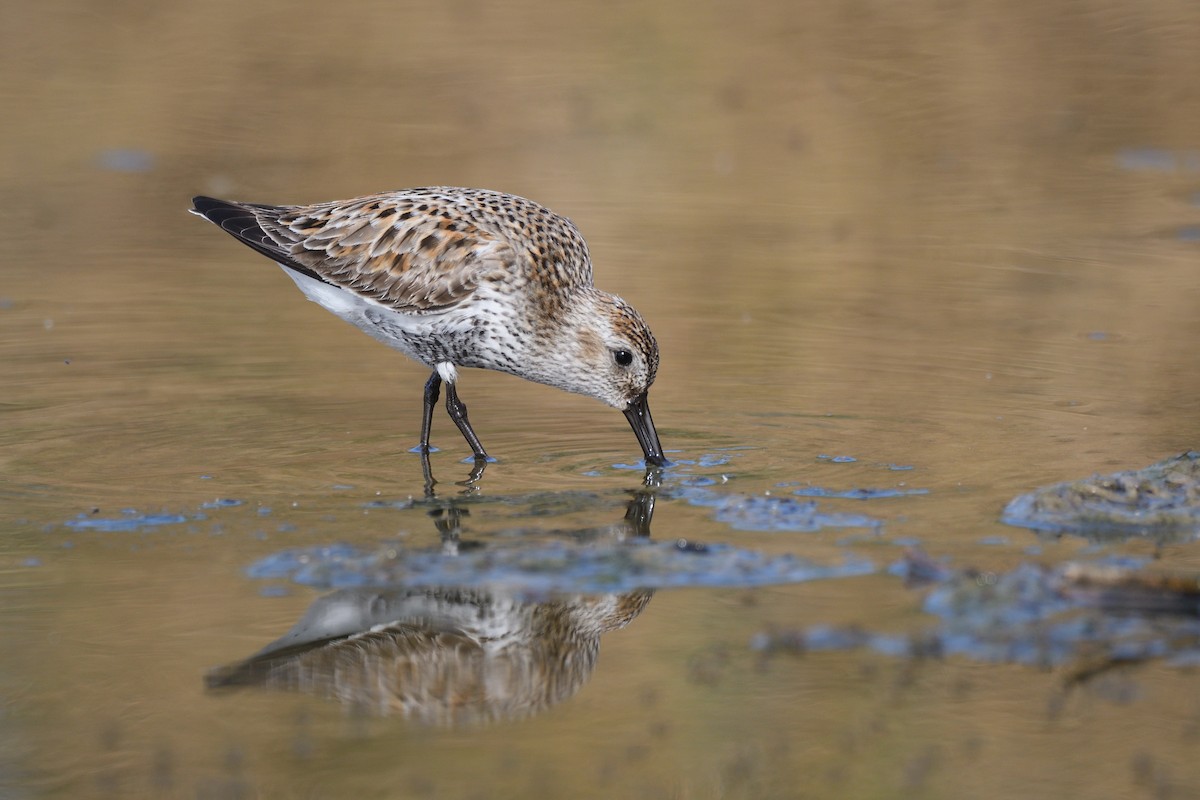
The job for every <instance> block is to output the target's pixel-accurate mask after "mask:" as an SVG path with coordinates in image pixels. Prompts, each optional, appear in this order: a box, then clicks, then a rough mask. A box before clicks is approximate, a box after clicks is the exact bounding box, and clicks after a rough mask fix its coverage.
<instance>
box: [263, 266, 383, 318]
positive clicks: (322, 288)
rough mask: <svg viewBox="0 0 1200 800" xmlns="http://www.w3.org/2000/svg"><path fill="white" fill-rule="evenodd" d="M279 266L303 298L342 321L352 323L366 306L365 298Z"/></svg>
mask: <svg viewBox="0 0 1200 800" xmlns="http://www.w3.org/2000/svg"><path fill="white" fill-rule="evenodd" d="M279 266H281V267H283V271H284V272H286V273H287V274H288V277H289V278H291V279H292V280H293V281H295V282H296V285H297V286H299V287H300V291H302V292H304V296H305V297H307V298H308V299H309V300H312V301H313V302H314V303H316V304H317V305H319V306H320V307H321V308H323V309H325V310H326V311H330V312H332V313H334V314H337V315H338V316H339V317H341V318H342V319H344V320H348V321H350V322H354V320H353V319H351V317H353V316H355V315H356V313H357V312H359V311H360V310H361V309H362V308H363V306H365V305H367V304H368V301H367V300H366V299H365V298H362V297H359V296H358V295H356V294H353V293H352V292H347V291H344V290H342V289H339V288H338V287H336V286H330V285H329V284H328V283H325V282H324V281H318V280H315V279H313V278H310V277H308V276H307V275H305V274H304V273H303V272H297V271H296V270H294V269H288V268H287V267H284V266H283V265H282V264H280V265H279Z"/></svg>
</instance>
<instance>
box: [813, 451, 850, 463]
mask: <svg viewBox="0 0 1200 800" xmlns="http://www.w3.org/2000/svg"><path fill="white" fill-rule="evenodd" d="M817 461H828V462H830V463H833V464H853V463H854V462H855V461H858V459H857V458H855V457H854V456H831V455H827V454H825V453H821V454H820V455H819V456H817Z"/></svg>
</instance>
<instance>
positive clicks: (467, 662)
mask: <svg viewBox="0 0 1200 800" xmlns="http://www.w3.org/2000/svg"><path fill="white" fill-rule="evenodd" d="M653 511H654V496H653V494H652V493H650V492H639V493H637V494H636V495H635V496H634V497H633V498H632V499H631V500H630V502H629V505H628V508H627V510H626V513H625V517H624V519H623V520H621V521H620V522H618V523H617V524H615V525H613V526H611V528H610V531H611V535H613V536H615V537H619V538H625V537H630V536H636V537H644V536H648V535H649V532H650V530H649V526H650V519H651V517H652V515H653ZM457 519H458V515H457V514H444V513H442V514H437V515H436V516H435V520H436V521H437V522H438V528H439V530H440V531H441V533H442V536H443V541H446V542H449V541H450V540H451V539H454V538H456V536H457V531H456V530H452V529H447V528H448V527H449V528H453V527H455V526H454V525H453V524H452V523H451V524H450V525H449V526H448V525H447V523H448V522H450V521H451V520H457ZM652 595H653V592H652V591H650V590H635V591H631V592H626V593H623V594H601V595H566V596H559V597H556V598H554V599H552V600H548V601H543V602H531V601H529V600H527V599H524V598H521V597H519V596H517V595H515V594H508V593H506V592H504V591H495V590H491V589H487V588H459V587H452V586H440V587H424V588H395V589H343V590H340V591H336V592H333V593H331V594H328V595H325V596H324V597H321V598H319V599H318V600H317V601H316V602H315V603H313V605H312V606H311V607H310V608H309V609H308V611H307V612H306V613H305V615H304V617H303V618H302V619H301V620H300V621H299V622H298V623H296V625H295V627H293V628H292V630H291V631H289V632H288V633H287V634H286V635H284V636H283V637H282V638H280V639H278V640H277V641H275V642H273V643H271V644H269V645H267V647H265V648H264V649H263V650H262V651H260V652H259V653H257V654H255V655H253V656H251V657H250V658H248V659H246V660H245V661H241V662H238V663H236V664H232V665H228V666H224V667H219V668H217V669H215V670H213V671H212V672H210V673H209V674H208V676H207V678H206V682H207V684H208V686H209V687H210V688H228V687H238V686H262V687H269V688H273V689H287V690H292V691H300V692H306V693H312V694H316V695H320V696H323V697H329V698H336V699H338V700H340V701H341V702H342V703H344V704H346V705H348V706H351V707H353V708H355V709H356V710H361V711H364V712H366V713H372V714H381V715H387V714H401V715H403V716H406V717H409V718H411V719H414V720H417V721H420V722H422V723H426V724H431V725H449V726H453V725H464V724H471V723H480V722H487V721H491V720H498V719H513V718H520V717H527V716H531V715H533V714H536V713H538V712H540V711H542V710H544V709H547V708H549V707H551V706H553V705H555V704H557V703H559V702H562V701H563V700H565V699H567V698H568V697H570V696H572V695H573V694H575V692H577V691H578V690H579V689H580V688H581V687H582V686H583V685H584V684H585V683H586V682H587V680H588V679H589V678H590V676H591V674H592V671H593V670H594V669H595V665H596V658H597V655H598V653H599V649H600V636H601V635H602V634H604V633H606V632H608V631H610V630H613V629H616V628H621V627H623V626H625V625H627V624H628V623H629V622H630V621H631V620H633V618H634V617H636V616H637V615H638V614H640V613H641V611H642V609H643V608H645V607H646V604H647V603H648V602H649V601H650V598H651V596H652Z"/></svg>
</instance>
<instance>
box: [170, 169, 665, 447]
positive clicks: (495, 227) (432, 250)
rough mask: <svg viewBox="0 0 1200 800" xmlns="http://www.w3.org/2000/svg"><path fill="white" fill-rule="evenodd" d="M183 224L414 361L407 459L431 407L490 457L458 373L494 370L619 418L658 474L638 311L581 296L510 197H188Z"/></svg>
mask: <svg viewBox="0 0 1200 800" xmlns="http://www.w3.org/2000/svg"><path fill="white" fill-rule="evenodd" d="M192 203H193V205H194V208H193V209H192V213H194V214H198V215H200V216H202V217H204V218H206V219H207V220H209V221H210V222H212V223H214V224H216V225H218V226H219V227H220V228H221V229H222V230H224V231H225V232H226V233H228V234H230V235H232V236H233V237H235V238H236V239H237V240H238V241H240V242H242V243H243V244H245V245H248V246H249V247H251V248H253V249H254V250H257V251H258V252H259V253H261V254H263V255H265V256H266V257H267V258H270V259H271V260H272V261H275V262H276V263H278V264H279V265H280V266H281V267H283V268H284V271H285V272H286V273H287V274H288V275H289V276H290V277H291V278H292V280H293V281H295V282H296V285H297V286H299V287H300V290H301V291H303V292H304V294H305V295H307V296H308V299H310V300H312V301H314V302H316V303H317V304H319V305H320V306H322V307H323V308H325V309H327V310H329V311H331V312H333V313H334V314H336V315H337V316H339V317H341V318H342V319H344V320H346V321H347V322H350V323H352V324H353V325H356V326H357V327H359V328H361V329H362V330H363V331H365V332H366V333H368V334H370V335H371V336H373V337H374V338H376V339H378V340H379V341H381V342H383V343H384V344H386V345H389V346H390V347H394V348H396V349H397V350H399V351H400V352H402V353H404V354H405V355H407V356H408V357H410V358H412V359H414V360H416V361H419V362H420V363H422V364H424V365H425V366H426V367H429V368H430V369H431V370H432V371H433V372H432V374H431V375H430V376H429V380H428V381H427V382H426V383H425V406H424V415H423V417H422V421H421V441H420V445H419V446H418V448H417V449H418V450H419V451H420V452H423V453H428V452H429V450H430V447H429V429H430V427H431V425H432V421H433V407H434V404H435V403H437V401H438V397H439V394H440V389H441V385H442V383H443V382H445V384H446V410H447V411H448V412H449V414H450V418H451V419H453V420H454V424H455V425H457V426H458V429H459V431H461V432H462V435H463V436H464V437H465V438H466V440H467V443H468V444H469V445H470V446H471V450H472V452H473V453H474V455H475V458H476V460H477V461H479V460H483V459H487V457H488V456H487V453H486V452H485V451H484V449H483V445H482V444H480V442H479V437H478V436H476V435H475V431H474V430H473V429H472V428H471V423H470V422H469V421H468V419H467V407H466V405H464V404H463V402H462V401H461V400H460V399H459V397H458V391H457V388H456V384H457V382H458V368H459V367H479V368H482V369H494V370H499V371H501V372H507V373H510V374H512V375H517V376H519V377H521V378H525V379H526V380H531V381H536V382H537V383H544V384H547V385H549V386H556V387H558V388H560V389H564V390H566V391H568V392H575V393H578V394H583V395H587V396H589V397H594V398H596V399H597V400H600V401H602V402H604V403H607V404H608V405H610V406H613V407H614V408H618V409H620V410H621V411H623V412H624V414H625V417H626V419H628V420H629V424H630V425H631V426H632V427H633V432H634V434H636V436H637V439H638V443H639V444H640V445H641V446H642V452H643V454H644V456H645V460H646V463H647V464H648V465H662V464H665V463H666V459H665V458H664V457H663V452H662V446H661V445H660V444H659V441H658V433H657V432H656V431H655V429H654V422H653V420H652V419H651V417H650V407H649V406H648V405H647V400H646V397H647V393H648V392H649V389H650V384H652V383H654V375H655V372H656V371H657V369H658V344H657V343H656V342H655V340H654V336H653V335H652V334H651V333H650V329H649V328H648V327H647V326H646V323H645V322H644V321H643V320H642V317H641V315H640V314H638V312H637V311H636V310H635V309H634V308H633V307H632V306H630V305H629V304H628V303H626V302H625V301H624V300H622V299H621V298H619V297H617V296H616V295H612V294H608V293H607V292H602V291H600V290H599V289H597V288H595V286H593V285H592V262H591V258H590V256H589V255H588V248H587V243H586V242H584V240H583V236H582V235H580V233H579V231H578V230H577V229H576V227H575V225H574V224H573V223H572V222H571V221H570V220H569V219H567V218H566V217H561V216H559V215H558V214H555V213H554V212H552V211H550V210H549V209H547V208H544V207H542V206H540V205H538V204H537V203H534V202H532V201H530V200H526V199H524V198H521V197H515V196H513V195H508V194H501V193H499V192H491V191H485V190H482V189H459V188H451V187H432V188H422V189H402V190H400V191H396V192H385V193H382V194H375V195H369V196H366V197H359V198H355V199H353V200H345V201H336V202H331V203H318V204H316V205H311V206H269V205H260V204H257V203H235V202H230V201H227V200H215V199H213V198H211V197H196V198H194V199H193V200H192Z"/></svg>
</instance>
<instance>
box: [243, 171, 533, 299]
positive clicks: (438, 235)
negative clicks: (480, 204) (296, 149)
mask: <svg viewBox="0 0 1200 800" xmlns="http://www.w3.org/2000/svg"><path fill="white" fill-rule="evenodd" d="M436 206H437V204H433V203H431V202H430V201H429V199H428V198H423V197H418V196H409V195H404V194H393V195H375V196H372V197H365V198H359V199H357V200H351V201H347V202H343V203H324V204H319V205H314V206H303V207H295V206H293V207H283V208H271V209H263V208H257V209H254V211H255V215H256V216H257V218H258V220H259V223H260V224H261V226H262V229H263V231H264V232H265V233H266V234H267V236H269V237H270V238H271V239H272V240H273V241H274V242H275V243H276V244H277V245H278V247H279V249H280V252H281V254H282V255H283V256H285V257H286V259H287V260H288V261H291V262H294V263H295V264H297V265H299V266H301V267H303V268H304V269H305V270H307V271H310V272H312V273H313V274H315V275H316V276H317V277H319V278H321V279H322V280H325V281H328V282H329V283H333V284H335V285H337V286H341V287H344V288H346V289H350V290H352V291H355V292H358V293H359V294H362V295H365V296H367V297H370V298H372V299H374V300H376V301H378V302H380V303H382V304H384V305H386V306H388V307H390V308H394V309H397V310H401V311H439V310H443V309H446V308H450V307H452V306H455V305H458V304H459V303H461V302H463V301H464V300H466V299H467V298H468V297H469V296H470V295H471V293H472V292H474V291H475V289H476V287H478V286H479V284H480V283H481V282H482V281H484V280H489V279H496V278H500V277H503V276H504V275H505V274H508V273H511V272H513V270H514V268H515V265H516V261H517V258H518V255H517V253H516V251H515V250H514V249H513V247H512V246H511V245H510V244H509V242H508V241H507V240H506V239H505V238H504V237H503V236H502V235H501V234H499V233H498V232H497V231H495V230H490V229H488V228H486V227H483V226H481V225H479V224H477V223H475V222H473V221H471V220H468V219H466V218H464V217H462V216H461V215H458V214H455V213H453V212H452V211H451V210H450V209H449V208H446V207H436Z"/></svg>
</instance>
